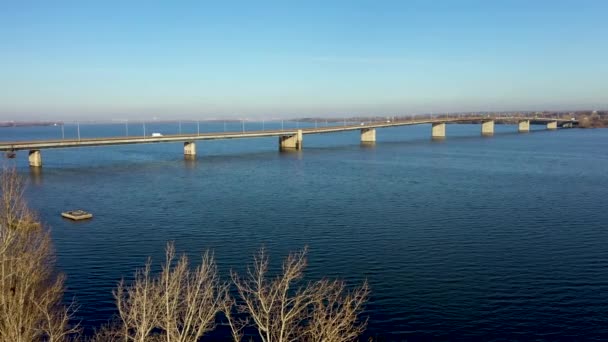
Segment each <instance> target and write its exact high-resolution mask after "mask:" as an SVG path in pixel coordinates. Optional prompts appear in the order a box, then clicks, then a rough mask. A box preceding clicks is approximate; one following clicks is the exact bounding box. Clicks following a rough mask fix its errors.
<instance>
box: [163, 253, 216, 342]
mask: <svg viewBox="0 0 608 342" xmlns="http://www.w3.org/2000/svg"><path fill="white" fill-rule="evenodd" d="M174 262H175V247H174V245H173V243H169V244H168V245H167V252H166V260H165V264H164V265H163V270H162V273H161V276H160V279H161V283H160V284H161V292H162V304H161V305H162V306H163V308H162V311H161V319H160V325H159V326H160V328H161V329H162V330H164V333H165V336H166V341H167V342H196V341H198V340H199V338H200V337H202V336H203V335H204V334H205V333H206V332H208V331H210V330H213V328H215V317H216V315H217V314H218V313H219V312H220V311H221V309H222V308H223V307H224V304H223V301H224V300H225V296H224V292H225V287H226V286H225V285H223V284H221V283H220V280H219V277H218V274H217V266H216V264H215V259H214V257H213V255H212V254H210V253H209V252H208V251H207V252H205V253H204V254H203V255H202V258H201V263H200V264H199V266H198V267H196V268H195V269H194V271H190V269H189V263H188V257H187V256H186V255H185V254H184V255H182V256H181V258H180V259H179V260H178V261H177V264H176V265H175V266H173V267H172V264H173V263H174Z"/></svg>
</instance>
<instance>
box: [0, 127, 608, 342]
mask: <svg viewBox="0 0 608 342" xmlns="http://www.w3.org/2000/svg"><path fill="white" fill-rule="evenodd" d="M275 124H276V123H275ZM233 125H236V126H235V128H236V129H238V127H237V126H238V124H233ZM533 128H534V129H539V128H541V127H533ZM122 129H124V128H123V126H120V125H114V126H93V125H88V126H81V134H82V135H83V136H104V135H116V134H122V133H120V132H122V131H121V130H122ZM148 129H149V132H152V131H163V130H164V131H163V132H164V133H170V132H171V130H175V127H173V126H171V127H164V126H163V127H153V128H148ZM182 129H183V130H187V129H190V130H192V129H193V128H192V126H188V127H183V128H182ZM207 129H208V130H212V128H209V127H207ZM131 130H132V131H131V132H134V130H136V128H131ZM479 130H480V128H479V125H449V126H448V130H447V134H448V138H447V139H446V140H445V141H442V142H432V141H431V140H430V139H429V135H430V127H429V126H415V127H401V128H390V129H380V130H378V131H377V134H378V143H377V144H376V145H375V146H373V147H365V146H360V144H359V136H358V133H357V132H350V133H340V134H331V135H317V136H305V137H304V150H303V151H302V152H297V153H279V152H278V151H277V141H276V140H277V139H276V138H261V139H247V140H225V141H206V142H198V143H197V152H198V158H197V160H196V161H185V160H184V159H183V156H182V145H181V144H180V143H176V144H152V145H127V146H113V147H96V148H81V149H64V150H43V151H42V157H43V163H44V167H43V170H42V172H41V173H40V174H34V173H30V170H29V169H28V167H27V153H26V152H20V153H19V154H18V156H17V158H18V159H17V163H18V165H19V169H20V171H21V172H23V174H24V175H26V176H27V177H28V179H29V180H30V185H29V189H28V192H27V197H28V199H29V201H30V203H31V205H32V206H33V207H34V208H35V209H36V210H37V211H39V213H40V215H41V217H42V219H43V220H44V221H45V222H47V223H48V224H49V225H50V226H51V227H52V229H53V237H54V241H55V244H56V248H57V252H58V264H59V267H60V268H61V269H62V270H63V271H64V272H66V273H67V276H68V280H67V286H68V293H67V295H66V297H68V298H71V297H72V296H75V297H76V298H77V300H78V303H79V304H80V305H81V307H80V311H79V315H80V317H81V318H82V319H83V324H84V325H85V327H88V328H90V327H91V326H96V325H99V324H101V323H102V322H105V321H106V320H107V319H108V318H109V317H110V316H111V315H112V314H113V313H114V304H113V298H112V293H111V291H112V289H113V288H114V287H115V285H116V283H117V281H119V280H120V278H121V277H123V276H125V277H130V276H131V275H132V273H133V271H134V269H135V267H138V266H141V265H142V264H143V263H144V262H145V260H146V257H147V256H152V257H154V258H155V260H156V261H160V259H161V257H162V253H163V248H164V245H165V243H166V241H167V240H175V241H176V245H177V247H178V250H180V251H185V252H188V253H192V254H195V253H198V252H200V251H202V250H204V249H207V248H210V249H213V250H214V251H215V253H216V257H217V260H218V264H219V267H220V269H221V272H222V273H223V274H226V273H227V272H228V270H229V269H230V268H234V269H237V270H242V269H243V267H244V265H245V264H246V263H248V262H249V261H250V260H251V256H252V254H253V253H254V252H255V251H256V250H257V249H258V248H260V247H261V246H263V245H264V246H266V247H268V249H269V252H270V254H271V257H273V258H274V261H275V262H276V263H277V264H278V263H279V262H280V259H281V258H282V257H284V256H285V255H286V254H287V253H288V252H289V251H290V250H295V249H298V248H302V247H303V246H305V245H308V246H309V248H310V258H309V261H310V266H309V269H308V275H309V276H310V277H311V278H313V279H314V278H318V277H321V276H331V277H341V278H345V279H346V280H347V281H348V282H350V283H352V284H356V283H360V282H362V281H363V280H364V279H368V281H369V283H370V285H371V289H372V296H371V300H370V303H369V305H368V306H367V311H366V312H365V315H367V316H369V327H368V329H367V332H366V334H368V335H371V336H377V337H382V338H384V339H386V340H402V339H406V338H412V339H444V340H445V339H484V340H492V339H519V340H528V339H541V340H556V339H568V338H570V339H576V340H592V339H596V340H600V339H602V338H608V204H607V203H608V202H607V199H608V130H579V129H571V130H565V129H564V130H559V131H556V132H549V131H544V130H537V131H534V132H532V133H529V134H517V133H515V131H516V127H515V126H503V125H497V126H496V130H497V133H496V135H495V136H494V137H490V138H483V137H480V134H479ZM201 131H204V129H201ZM117 132H118V133H117ZM60 134H61V133H60V131H58V128H57V127H42V128H2V129H0V135H1V139H2V140H14V139H19V140H26V139H30V138H33V137H41V138H48V137H60V136H61V135H60ZM65 134H66V135H70V136H73V135H74V127H67V126H66V130H65ZM71 208H83V209H85V210H89V211H91V212H92V213H93V214H94V215H95V217H94V219H93V220H91V221H88V222H80V223H74V222H70V221H66V220H63V219H61V218H60V216H59V213H60V212H61V211H64V210H66V209H71Z"/></svg>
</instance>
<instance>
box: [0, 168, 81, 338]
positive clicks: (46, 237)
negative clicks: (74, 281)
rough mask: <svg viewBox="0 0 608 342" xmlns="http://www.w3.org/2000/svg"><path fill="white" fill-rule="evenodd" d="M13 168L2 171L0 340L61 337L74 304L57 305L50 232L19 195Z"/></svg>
mask: <svg viewBox="0 0 608 342" xmlns="http://www.w3.org/2000/svg"><path fill="white" fill-rule="evenodd" d="M23 189H24V187H23V183H22V181H21V179H20V178H19V176H18V175H17V173H16V171H15V170H14V169H4V170H3V171H2V174H1V175H0V191H1V192H2V193H1V195H0V340H1V341H37V340H48V341H53V342H56V341H65V340H67V339H68V338H70V337H73V336H74V335H76V334H78V332H79V328H78V325H76V326H70V320H71V318H72V316H71V315H72V313H73V310H72V309H73V307H72V306H70V307H65V306H63V305H62V304H61V301H62V298H63V292H64V286H63V283H64V278H63V276H62V275H60V274H57V273H56V272H55V271H54V263H55V255H54V251H53V248H52V243H51V237H50V234H49V231H48V230H47V229H45V227H43V226H42V225H41V224H40V223H39V222H38V220H37V218H36V215H35V214H34V213H33V212H32V211H31V210H30V209H29V208H28V206H27V203H26V202H25V200H24V197H23Z"/></svg>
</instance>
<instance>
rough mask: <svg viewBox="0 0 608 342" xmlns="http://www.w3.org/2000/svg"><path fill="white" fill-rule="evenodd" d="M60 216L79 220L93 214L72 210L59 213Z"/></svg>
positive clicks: (88, 217) (90, 216)
mask: <svg viewBox="0 0 608 342" xmlns="http://www.w3.org/2000/svg"><path fill="white" fill-rule="evenodd" d="M61 216H63V217H65V218H68V219H70V220H74V221H79V220H87V219H90V218H93V214H91V213H87V212H86V211H84V210H72V211H66V212H63V213H61Z"/></svg>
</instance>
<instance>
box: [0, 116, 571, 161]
mask: <svg viewBox="0 0 608 342" xmlns="http://www.w3.org/2000/svg"><path fill="white" fill-rule="evenodd" d="M458 123H480V124H481V134H482V135H493V134H494V124H495V123H507V124H508V123H513V124H517V125H518V131H519V132H529V131H530V125H534V124H536V125H538V124H542V125H546V128H547V129H549V130H554V129H557V128H558V126H561V127H572V126H573V125H576V124H577V123H578V122H576V121H573V120H566V119H557V118H538V117H489V116H467V117H456V118H448V117H443V118H412V119H410V120H400V121H389V120H387V121H384V122H368V123H361V124H357V125H343V126H325V127H318V128H316V127H315V128H302V129H296V130H292V129H289V130H263V131H250V132H218V133H197V134H172V135H164V136H129V137H111V138H86V139H60V140H32V141H13V142H0V151H5V152H8V153H10V154H12V155H13V156H14V154H15V152H16V151H20V150H26V151H29V157H28V158H29V164H30V166H31V167H41V166H42V154H41V150H43V149H50V148H74V147H89V146H106V145H127V144H150V143H163V142H183V143H184V156H185V157H186V158H193V157H195V156H196V143H195V142H196V141H198V140H218V139H244V138H261V137H278V140H279V149H281V150H301V149H302V148H303V136H304V135H306V134H327V133H336V132H345V131H356V130H359V131H360V132H361V142H362V143H373V142H375V141H376V129H378V128H387V127H397V126H411V125H422V124H431V127H432V128H431V137H432V138H433V139H443V138H445V137H446V125H447V124H458Z"/></svg>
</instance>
